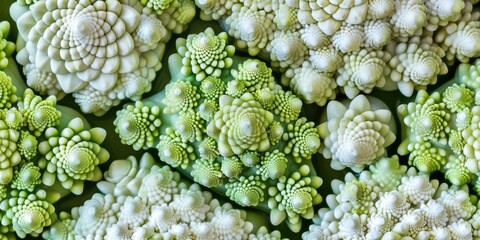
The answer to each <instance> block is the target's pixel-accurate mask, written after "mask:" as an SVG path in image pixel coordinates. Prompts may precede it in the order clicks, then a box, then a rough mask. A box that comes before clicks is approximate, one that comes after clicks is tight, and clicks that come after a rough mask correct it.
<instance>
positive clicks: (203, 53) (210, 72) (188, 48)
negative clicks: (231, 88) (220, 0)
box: [176, 28, 235, 81]
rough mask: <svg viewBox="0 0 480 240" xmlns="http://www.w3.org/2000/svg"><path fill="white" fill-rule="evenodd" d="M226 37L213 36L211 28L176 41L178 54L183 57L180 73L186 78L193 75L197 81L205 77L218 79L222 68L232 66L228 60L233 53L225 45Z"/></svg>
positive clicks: (233, 51)
mask: <svg viewBox="0 0 480 240" xmlns="http://www.w3.org/2000/svg"><path fill="white" fill-rule="evenodd" d="M227 42H228V35H227V34H226V33H220V34H218V35H217V36H215V33H214V32H213V30H212V29H211V28H208V29H207V30H205V31H204V32H200V33H199V34H196V35H193V34H192V35H189V36H188V37H187V39H186V40H185V39H178V40H177V42H176V44H177V49H178V53H179V54H180V55H181V56H182V57H183V59H182V63H183V64H184V65H183V67H182V70H181V71H182V73H183V74H184V75H186V76H188V75H190V74H192V73H193V74H195V75H196V76H195V78H196V79H197V81H202V80H204V79H205V78H206V77H207V76H213V77H220V75H221V73H222V70H223V69H224V68H229V67H230V66H232V63H233V61H232V59H231V58H230V57H231V56H233V54H234V53H235V48H234V47H233V46H232V45H227Z"/></svg>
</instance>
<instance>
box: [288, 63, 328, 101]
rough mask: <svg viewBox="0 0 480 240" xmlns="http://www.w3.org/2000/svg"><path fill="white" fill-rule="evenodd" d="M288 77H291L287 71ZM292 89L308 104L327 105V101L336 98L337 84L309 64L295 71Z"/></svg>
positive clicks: (291, 83)
mask: <svg viewBox="0 0 480 240" xmlns="http://www.w3.org/2000/svg"><path fill="white" fill-rule="evenodd" d="M286 75H289V72H288V71H287V73H286ZM290 88H291V89H292V91H293V92H295V94H297V95H298V96H299V97H301V98H302V100H304V102H305V103H306V104H310V103H316V104H317V105H319V106H323V105H325V103H326V102H327V100H332V99H334V98H335V97H336V93H337V90H336V88H337V83H336V82H335V80H334V79H333V78H332V77H331V76H329V75H328V74H325V73H319V72H318V71H317V70H316V69H315V68H314V67H313V66H312V65H311V64H310V63H309V62H304V63H303V64H302V67H299V68H297V69H295V70H294V71H293V76H292V79H291V80H290Z"/></svg>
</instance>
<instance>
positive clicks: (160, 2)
mask: <svg viewBox="0 0 480 240" xmlns="http://www.w3.org/2000/svg"><path fill="white" fill-rule="evenodd" d="M140 3H142V5H143V6H144V7H145V8H146V9H148V10H149V11H152V12H156V13H157V14H158V15H160V14H162V13H163V11H165V10H166V9H167V8H169V7H176V6H177V1H176V0H140Z"/></svg>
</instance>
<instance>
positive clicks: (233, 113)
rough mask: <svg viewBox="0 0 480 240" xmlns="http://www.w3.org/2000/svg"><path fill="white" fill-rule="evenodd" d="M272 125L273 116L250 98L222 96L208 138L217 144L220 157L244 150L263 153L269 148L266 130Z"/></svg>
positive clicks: (208, 131)
mask: <svg viewBox="0 0 480 240" xmlns="http://www.w3.org/2000/svg"><path fill="white" fill-rule="evenodd" d="M272 122H273V114H272V113H270V112H268V111H266V110H264V109H263V108H262V105H261V104H260V103H258V102H257V101H255V99H254V98H253V95H252V94H249V93H246V94H244V95H242V97H241V98H235V99H233V98H231V97H229V96H225V95H224V96H222V98H221V99H220V110H219V111H218V112H216V113H215V116H214V119H213V120H212V121H211V122H210V123H209V124H208V126H207V134H208V135H209V136H210V137H213V138H214V139H215V140H217V141H218V150H219V152H220V154H221V155H222V156H226V157H228V156H232V155H234V154H241V153H243V152H245V151H247V150H251V151H260V152H264V151H266V150H267V149H268V148H270V141H269V139H268V135H267V129H268V126H269V125H270V124H271V123H272Z"/></svg>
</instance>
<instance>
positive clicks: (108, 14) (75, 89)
mask: <svg viewBox="0 0 480 240" xmlns="http://www.w3.org/2000/svg"><path fill="white" fill-rule="evenodd" d="M22 1H23V0H22ZM187 1H188V2H186V1H177V0H146V1H143V0H141V1H140V0H138V1H137V0H134V1H95V0H84V1H80V2H79V1H77V0H65V1H60V2H58V1H53V2H50V1H46V0H39V1H37V2H36V3H35V4H32V5H30V6H29V7H25V6H21V4H18V3H13V4H12V5H11V12H12V13H14V14H12V18H13V20H14V21H15V22H16V25H17V27H18V32H19V34H18V35H19V39H18V42H19V43H20V44H18V46H17V48H18V54H17V55H16V58H17V60H18V62H19V63H20V64H21V65H23V66H24V72H25V75H26V76H27V78H28V79H27V83H28V85H29V86H30V87H33V88H35V90H37V91H40V92H42V93H51V94H53V95H56V96H57V97H61V96H64V95H65V94H67V93H72V95H73V97H74V98H75V102H77V104H79V105H80V107H81V110H82V111H84V112H86V113H94V114H95V115H103V114H105V113H106V112H107V111H108V110H109V109H110V108H111V107H113V106H115V105H118V104H119V103H120V102H121V100H123V99H126V98H129V99H132V100H138V99H139V98H140V97H141V95H142V94H143V93H145V92H148V91H149V90H150V88H151V83H152V81H153V80H154V79H155V77H156V72H158V70H159V69H160V68H161V67H162V63H161V61H160V60H161V58H162V55H163V53H164V50H165V46H166V45H165V43H166V42H167V41H168V40H169V39H170V37H171V34H172V31H173V32H175V33H181V32H182V31H184V30H185V28H186V24H185V23H187V22H188V21H191V20H192V19H193V16H194V15H195V9H194V8H193V7H194V5H193V0H187ZM142 3H144V4H145V6H143V5H142ZM177 4H182V6H181V7H180V8H179V9H176V8H175V7H176V5H177ZM155 12H157V13H161V14H160V15H159V14H155ZM152 13H153V14H152ZM67 16H68V17H67ZM31 56H38V57H31ZM30 73H32V74H30ZM44 80H46V81H48V83H49V84H46V83H45V82H43V81H44ZM48 88H51V89H48Z"/></svg>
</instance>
